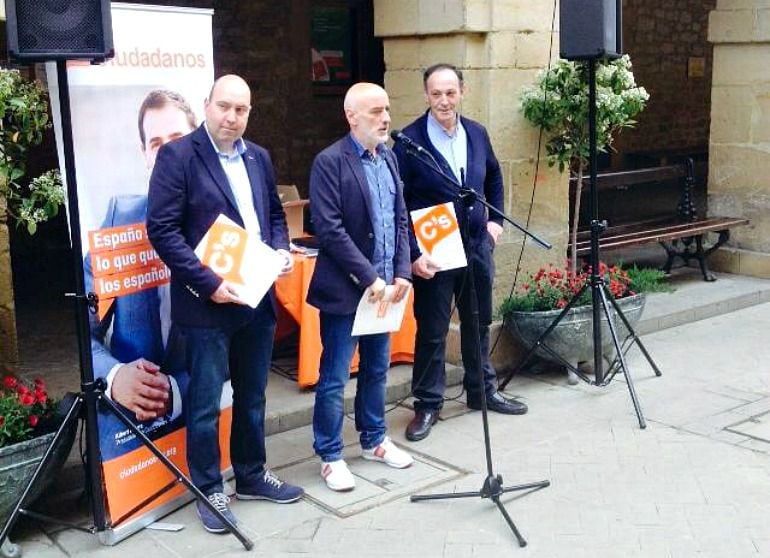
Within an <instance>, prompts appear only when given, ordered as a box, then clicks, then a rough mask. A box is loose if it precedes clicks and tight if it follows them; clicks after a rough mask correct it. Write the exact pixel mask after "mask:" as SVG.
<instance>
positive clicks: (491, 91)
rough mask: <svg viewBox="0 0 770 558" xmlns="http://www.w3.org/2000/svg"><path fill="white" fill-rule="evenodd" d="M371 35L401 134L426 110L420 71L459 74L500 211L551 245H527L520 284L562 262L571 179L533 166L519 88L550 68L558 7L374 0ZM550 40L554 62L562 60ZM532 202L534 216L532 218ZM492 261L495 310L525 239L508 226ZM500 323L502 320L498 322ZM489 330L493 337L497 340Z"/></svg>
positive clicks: (490, 0)
mask: <svg viewBox="0 0 770 558" xmlns="http://www.w3.org/2000/svg"><path fill="white" fill-rule="evenodd" d="M374 8H375V22H374V25H375V35H377V36H378V37H382V38H383V39H384V50H385V67H386V73H385V89H387V91H388V93H389V95H390V101H391V111H392V116H393V128H403V127H404V126H405V125H406V124H408V123H409V122H411V121H412V120H414V118H416V117H417V116H419V115H420V114H422V113H423V112H424V111H425V109H426V108H427V105H426V102H425V98H424V94H423V85H422V72H423V70H424V69H425V68H427V67H428V66H430V65H431V64H435V63H437V62H448V63H451V64H454V65H456V66H458V67H460V68H461V69H462V70H463V73H464V75H465V87H466V92H465V99H464V105H463V107H462V112H463V113H464V114H466V115H468V116H469V117H470V118H473V119H474V120H478V121H479V122H481V123H482V124H484V125H485V126H486V127H487V129H488V130H489V134H490V137H491V140H492V145H493V146H494V149H495V153H496V154H497V157H498V159H499V160H500V164H501V166H502V171H503V178H504V181H505V208H506V211H507V212H509V213H510V215H511V216H512V217H513V219H515V220H516V221H517V222H518V223H520V224H521V225H522V226H526V227H528V228H531V229H532V231H533V232H535V233H537V234H538V235H539V236H541V237H543V238H545V239H546V240H548V241H549V242H551V243H552V244H553V249H552V250H550V251H545V250H543V249H541V248H539V247H537V246H536V245H534V243H533V242H532V241H531V240H528V241H527V242H526V245H525V248H524V253H523V258H522V260H521V265H520V269H519V276H518V279H517V283H518V284H521V283H522V281H523V279H524V276H525V274H526V273H527V272H529V271H532V270H535V269H537V268H538V267H540V266H541V265H543V264H544V263H547V262H554V263H561V262H563V261H564V260H565V258H566V253H567V252H566V246H567V242H568V239H567V236H568V215H567V214H568V211H569V198H568V181H567V175H566V174H564V175H561V174H560V173H559V172H558V170H556V169H555V168H550V167H548V164H547V163H546V160H545V151H544V150H543V151H542V152H541V154H540V161H539V165H537V164H536V161H537V146H538V130H537V129H536V128H535V127H533V126H532V125H531V124H530V123H529V122H527V121H526V120H525V119H524V117H523V116H522V114H521V112H520V111H519V97H520V95H521V92H522V88H524V87H525V86H529V85H532V84H534V83H535V80H536V77H537V74H538V72H539V71H540V70H542V69H544V68H545V67H546V66H547V64H548V58H549V53H548V51H549V46H550V45H551V37H552V30H551V22H552V18H553V9H554V4H553V3H549V2H531V1H528V0H374ZM558 43H559V41H558V35H555V36H554V37H553V53H552V56H553V59H554V60H555V59H556V58H557V56H558ZM530 206H531V213H530ZM505 231H506V232H505V235H504V237H503V243H502V244H501V245H500V246H499V247H498V248H497V250H496V252H495V254H496V256H495V261H496V267H497V276H496V279H495V300H496V301H497V302H496V303H495V305H497V304H498V303H499V301H501V300H502V299H503V298H504V297H506V296H507V295H508V294H509V293H510V290H511V286H512V285H513V282H514V277H515V274H516V267H517V262H518V260H519V254H520V253H521V250H522V243H523V241H524V237H523V236H522V235H521V234H520V233H519V232H518V231H516V230H514V228H513V227H511V226H510V225H507V226H506V228H505ZM498 325H499V324H498ZM495 331H496V330H493V339H494V338H495V336H496V333H494V332H495ZM503 339H504V342H503V343H501V344H500V345H499V346H498V348H497V349H496V351H495V353H494V354H493V361H494V362H495V364H496V366H498V368H500V367H504V366H505V365H507V364H510V362H511V361H512V360H511V353H510V351H511V343H510V340H509V339H508V338H507V337H504V338H503ZM457 346H458V344H457V336H456V329H455V328H453V329H452V331H451V332H450V337H449V339H448V348H447V353H448V355H447V358H448V360H449V361H450V362H451V361H456V360H457V353H458V350H457Z"/></svg>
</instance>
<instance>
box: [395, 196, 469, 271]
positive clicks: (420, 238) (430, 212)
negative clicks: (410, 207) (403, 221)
mask: <svg viewBox="0 0 770 558" xmlns="http://www.w3.org/2000/svg"><path fill="white" fill-rule="evenodd" d="M409 215H410V216H411V218H412V225H413V226H414V235H415V237H416V238H417V244H418V245H419V247H420V251H421V252H422V253H423V254H429V255H430V257H431V258H433V261H434V262H435V263H436V265H438V266H439V269H440V270H441V271H446V270H448V269H457V268H459V267H465V266H466V265H468V262H467V260H466V259H465V249H464V248H463V240H462V237H461V236H460V227H459V226H458V224H457V215H455V206H454V204H453V203H452V202H447V203H442V204H440V205H434V206H432V207H426V208H423V209H415V210H414V211H410V212H409Z"/></svg>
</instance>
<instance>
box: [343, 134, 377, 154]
mask: <svg viewBox="0 0 770 558" xmlns="http://www.w3.org/2000/svg"><path fill="white" fill-rule="evenodd" d="M348 137H349V138H350V141H352V142H353V147H355V148H356V153H358V156H359V157H360V158H363V157H364V156H366V157H369V158H371V155H366V154H367V153H370V151H369V150H368V149H366V148H365V147H364V146H363V145H361V144H360V143H359V141H358V140H357V139H356V138H354V137H353V134H348ZM384 151H385V144H384V143H380V144H378V145H377V155H382V154H383V152H384Z"/></svg>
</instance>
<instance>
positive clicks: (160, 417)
mask: <svg viewBox="0 0 770 558" xmlns="http://www.w3.org/2000/svg"><path fill="white" fill-rule="evenodd" d="M211 16H212V11H211V10H201V9H188V8H172V7H162V6H144V5H133V4H121V3H113V4H112V25H113V37H114V44H115V57H114V58H112V59H111V60H108V61H105V62H104V63H102V64H98V65H92V64H90V63H89V62H88V61H70V62H68V63H67V77H68V81H69V84H70V91H69V93H70V103H71V110H72V134H73V141H74V147H75V170H76V178H77V194H78V201H79V209H80V226H81V229H82V238H81V241H82V245H83V251H84V252H86V254H85V257H84V261H83V267H84V279H85V283H86V291H87V292H88V291H93V292H95V293H96V294H97V296H98V298H99V304H98V312H96V313H94V314H93V316H92V317H91V350H92V354H93V365H94V376H95V377H96V378H104V379H105V380H106V382H107V386H108V387H107V396H109V397H110V398H111V399H112V400H113V401H114V402H116V403H117V404H118V406H119V407H120V408H121V409H123V410H124V411H125V412H126V413H127V414H128V416H130V417H131V418H133V419H134V420H135V422H136V424H137V425H138V426H139V428H140V429H141V430H142V431H143V432H144V433H145V434H147V435H148V436H149V437H150V439H152V440H153V441H154V443H155V444H156V445H157V446H158V448H159V449H160V450H161V451H162V452H163V453H164V454H165V455H166V456H168V457H169V458H170V459H171V461H173V462H174V463H175V464H176V465H177V466H179V467H180V468H181V469H182V471H184V472H185V473H187V466H186V459H185V455H186V446H185V428H184V415H185V414H184V408H183V404H182V402H183V400H184V391H185V389H186V386H187V378H188V375H187V372H186V370H185V354H184V340H183V339H182V337H181V335H180V334H179V333H178V331H177V330H176V328H175V327H174V324H173V323H172V321H171V316H170V313H169V307H170V301H169V293H168V283H169V270H168V268H167V267H166V266H165V265H164V264H163V262H162V261H161V260H160V259H159V257H158V255H157V254H156V252H155V250H153V248H152V246H151V245H150V243H149V241H148V239H147V231H146V228H145V217H146V212H147V191H148V181H149V177H150V173H151V172H152V168H153V165H154V163H155V156H156V154H157V152H158V149H160V147H162V146H163V145H164V144H165V143H167V142H169V141H173V140H174V139H176V138H178V137H180V136H183V135H185V134H187V133H189V132H191V131H192V130H194V129H195V128H196V127H197V126H198V124H199V123H200V122H202V118H203V101H204V99H205V98H206V97H207V95H208V93H209V88H210V87H211V84H212V82H213V80H214V61H213V47H212V32H211ZM48 79H49V86H50V88H51V98H52V99H53V100H54V107H53V108H54V110H53V112H54V115H55V119H54V124H55V128H56V135H57V145H58V146H59V161H60V165H61V167H62V171H63V170H64V158H63V153H62V147H61V145H62V144H61V132H62V130H61V120H60V118H59V108H58V106H56V105H57V104H58V103H57V102H56V100H57V89H56V88H57V83H56V71H55V65H54V64H49V68H48ZM62 174H64V172H62ZM231 405H232V391H231V389H230V386H229V382H228V385H226V386H225V389H224V395H223V397H222V409H223V412H222V417H221V420H220V442H221V444H222V456H223V462H222V469H223V470H226V469H229V468H230V463H229V457H228V456H229V435H230V417H231V409H230V407H231ZM98 428H99V439H100V450H101V455H102V471H103V474H104V490H105V498H106V508H107V511H108V515H109V523H110V525H112V528H111V529H110V530H108V531H107V532H105V533H104V534H103V535H102V537H101V538H102V542H104V543H106V544H114V543H116V542H117V541H119V540H121V539H123V538H125V537H126V536H128V535H130V534H131V533H134V532H135V531H137V530H139V529H141V528H142V527H144V526H146V525H148V524H149V523H151V522H153V521H155V520H156V519H157V518H158V517H161V516H163V515H165V514H167V513H169V512H170V511H172V510H174V509H176V508H177V507H179V506H180V505H182V504H184V503H185V502H187V501H189V500H190V498H191V497H192V496H191V495H190V494H189V493H188V492H187V491H186V489H185V488H184V487H183V486H182V485H181V484H177V485H176V486H175V487H174V488H173V489H171V490H168V491H165V492H163V493H162V494H161V495H160V496H159V497H157V498H152V497H153V496H154V495H157V494H158V493H159V491H162V490H163V489H164V487H167V486H168V485H169V483H171V482H172V481H173V480H174V477H173V475H172V474H171V473H170V472H169V471H168V470H167V469H166V468H165V467H164V466H163V464H162V463H160V462H159V461H158V460H157V458H156V457H155V456H154V455H153V454H152V453H151V452H150V451H149V450H148V449H147V448H146V447H144V446H143V445H142V444H141V442H140V441H139V440H138V439H137V438H136V436H135V435H133V434H132V433H131V432H130V431H129V430H128V429H127V428H125V426H124V425H123V424H122V423H121V422H120V421H119V420H118V419H117V418H116V417H114V416H113V415H112V414H111V413H109V412H108V411H107V410H105V409H100V410H99V414H98ZM148 499H151V501H150V502H149V503H148V504H147V505H145V506H143V507H141V509H136V508H137V506H139V505H141V504H142V503H143V502H145V501H146V500H148Z"/></svg>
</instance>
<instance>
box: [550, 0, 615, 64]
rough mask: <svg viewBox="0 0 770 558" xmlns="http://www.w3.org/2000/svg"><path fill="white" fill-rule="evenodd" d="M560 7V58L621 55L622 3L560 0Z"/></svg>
mask: <svg viewBox="0 0 770 558" xmlns="http://www.w3.org/2000/svg"><path fill="white" fill-rule="evenodd" d="M559 8H560V9H559V25H560V37H559V56H561V57H562V58H564V59H565V60H590V59H599V58H620V57H621V56H622V52H623V45H622V36H623V18H622V11H623V7H622V0H560V6H559Z"/></svg>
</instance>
